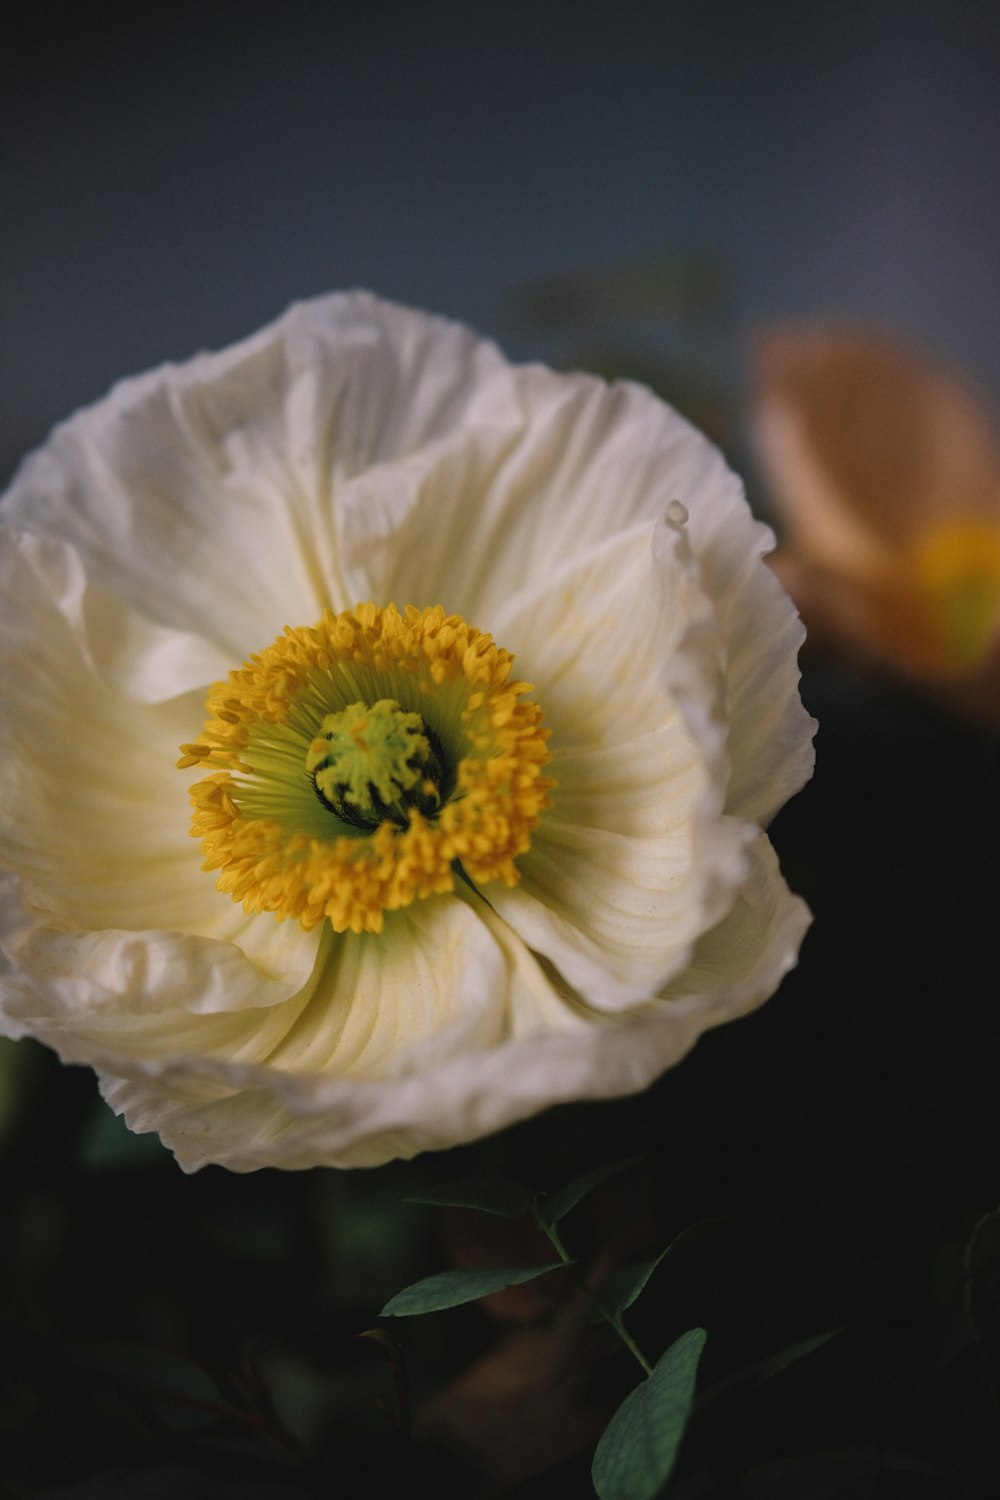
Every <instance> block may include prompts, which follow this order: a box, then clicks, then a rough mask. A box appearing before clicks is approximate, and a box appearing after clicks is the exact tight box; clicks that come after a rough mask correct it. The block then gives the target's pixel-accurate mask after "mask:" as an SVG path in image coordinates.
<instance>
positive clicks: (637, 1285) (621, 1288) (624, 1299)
mask: <svg viewBox="0 0 1000 1500" xmlns="http://www.w3.org/2000/svg"><path fill="white" fill-rule="evenodd" d="M669 1253H670V1246H669V1245H668V1246H667V1249H666V1250H661V1251H660V1254H659V1255H656V1256H654V1257H653V1259H652V1260H644V1261H640V1262H639V1264H638V1265H635V1266H622V1268H621V1270H619V1271H612V1273H611V1275H610V1276H609V1277H608V1278H607V1280H606V1281H604V1282H603V1283H602V1284H601V1286H600V1287H599V1288H598V1291H597V1296H598V1299H599V1300H600V1302H601V1304H602V1306H604V1307H606V1308H607V1310H608V1312H609V1313H611V1315H612V1316H613V1317H617V1316H618V1314H619V1313H623V1312H624V1311H625V1309H626V1308H627V1307H631V1306H632V1304H633V1302H635V1301H636V1300H637V1299H638V1297H639V1296H640V1295H641V1293H642V1291H643V1289H644V1288H645V1285H646V1282H647V1281H648V1280H649V1278H650V1277H651V1276H652V1274H653V1272H654V1271H655V1270H656V1268H657V1266H658V1265H659V1264H660V1261H661V1260H662V1259H663V1257H664V1256H665V1255H668V1254H669Z"/></svg>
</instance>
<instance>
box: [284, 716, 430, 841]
mask: <svg viewBox="0 0 1000 1500" xmlns="http://www.w3.org/2000/svg"><path fill="white" fill-rule="evenodd" d="M306 771H307V773H308V775H309V777H310V779H311V780H312V784H313V786H314V787H315V789H316V795H317V796H318V797H319V799H320V801H321V802H322V803H323V805H324V807H326V808H328V809H329V810H330V812H332V813H336V815H337V816H338V817H339V818H342V819H343V820H344V821H345V822H346V823H350V824H353V825H354V826H355V827H357V828H363V829H371V828H374V827H376V826H377V825H378V824H379V823H383V822H385V821H386V820H387V819H388V820H390V821H392V822H394V823H399V824H400V825H401V826H405V824H406V823H407V822H408V821H409V815H410V812H411V811H412V810H413V809H414V808H417V809H419V811H420V812H421V813H423V814H424V816H425V817H433V816H434V815H435V814H436V813H437V812H438V811H439V809H440V806H441V786H442V782H443V780H444V767H443V765H442V761H441V753H440V746H439V745H438V743H437V739H436V736H434V735H432V734H431V733H430V732H429V731H428V729H427V727H426V725H425V724H424V721H423V719H422V718H421V716H420V715H419V714H418V713H407V712H406V711H405V710H404V709H402V708H400V706H399V704H398V703H396V702H395V701H394V700H393V699H392V698H382V699H380V700H379V701H378V702H377V703H372V704H370V705H369V704H367V703H351V704H350V705H349V706H348V707H347V708H345V709H342V710H341V711H340V712H339V713H335V714H327V716H326V718H325V719H324V720H323V722H322V724H321V725H320V730H319V735H318V737H317V738H316V739H315V740H314V741H313V743H312V745H311V746H310V747H309V753H308V754H307V756H306Z"/></svg>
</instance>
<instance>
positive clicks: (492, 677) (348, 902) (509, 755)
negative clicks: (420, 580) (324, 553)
mask: <svg viewBox="0 0 1000 1500" xmlns="http://www.w3.org/2000/svg"><path fill="white" fill-rule="evenodd" d="M513 660H514V659H513V657H512V656H511V654H510V652H508V651H504V650H503V649H502V648H501V647H498V646H496V645H494V643H493V640H492V638H491V637H490V636H488V635H485V634H484V633H483V632H482V631H479V630H475V629H473V628H472V627H471V626H469V625H467V624H466V623H465V621H464V620H461V619H460V618H459V617H458V616H457V615H446V614H445V612H444V610H443V609H441V608H440V606H435V607H433V608H429V609H423V610H418V609H415V608H414V607H413V606H408V607H407V609H406V610H405V612H404V613H400V611H399V610H398V609H397V608H396V607H395V605H388V606H386V607H385V608H383V609H380V608H377V607H376V606H375V605H373V604H363V605H359V606H358V608H357V609H356V610H353V611H345V612H344V613H342V614H339V615H335V614H333V613H331V612H328V613H327V614H326V615H324V617H323V619H322V620H320V621H319V622H318V624H316V625H315V626H310V627H305V628H296V629H292V628H291V627H287V628H286V630H285V633H284V635H282V636H280V637H279V638H278V639H277V640H276V641H275V642H274V643H273V645H271V646H268V647H267V648H266V650H264V651H262V652H260V653H259V654H258V655H254V656H251V657H250V658H249V660H248V661H247V662H246V663H245V664H244V665H243V666H242V667H240V668H239V669H237V670H236V671H233V672H231V673H230V674H229V677H228V679H227V681H226V682H223V683H216V684H215V686H214V687H213V688H212V691H211V694H210V696H209V700H208V705H207V707H208V710H209V714H210V715H211V717H210V718H209V720H208V722H207V723H206V725H205V729H204V731H203V733H202V736H201V738H200V739H199V740H198V741H197V742H195V743H193V744H189V745H183V746H182V747H181V750H182V759H181V761H180V762H179V764H180V765H181V766H190V765H204V766H205V767H206V769H211V770H212V773H213V774H212V775H210V776H209V777H208V779H207V780H205V781H201V782H199V783H198V784H197V785H196V786H194V787H192V789H191V798H192V801H193V803H194V808H195V811H194V817H193V819H192V825H191V831H192V833H193V834H194V835H195V837H197V838H200V839H201V840H202V849H203V853H204V856H205V858H204V868H205V869H210V870H218V871H219V876H218V881H217V885H218V889H219V890H221V891H226V892H228V893H229V894H230V895H232V896H233V898H234V899H235V900H237V901H240V902H241V903H242V904H243V906H244V908H245V909H246V910H247V911H270V912H274V914H275V916H277V917H278V918H279V919H282V918H285V917H295V918H296V919H297V920H298V921H299V922H301V923H302V925H303V926H304V927H306V928H311V927H314V926H316V925H317V924H318V923H319V922H322V921H324V920H328V921H329V922H330V923H331V924H332V926H333V927H334V928H335V929H336V930H337V931H338V932H343V931H347V930H350V931H352V932H366V931H370V932H378V931H380V930H381V928H382V925H383V919H384V913H385V912H386V911H393V910H395V909H397V908H399V907H403V906H408V905H409V904H410V903H411V902H413V901H416V900H419V899H422V898H424V897H426V896H430V895H433V894H435V893H439V892H444V891H449V890H451V889H453V887H454V882H455V878H456V877H455V868H456V866H457V865H459V864H460V865H461V868H462V871H463V872H464V874H465V875H466V876H467V877H468V878H469V879H470V880H472V881H474V882H476V883H477V884H480V883H487V882H489V881H491V880H499V881H502V882H503V883H504V884H506V885H514V884H516V883H517V881H518V879H519V875H518V870H517V867H516V863H515V861H516V860H517V859H518V857H519V856H520V855H522V854H524V853H525V852H526V850H527V849H528V847H529V846H530V842H531V834H532V832H533V830H534V828H535V827H536V825H537V823H538V818H539V816H540V814H541V811H542V809H543V808H544V807H545V806H546V805H547V803H548V800H549V797H548V794H549V791H550V789H551V787H552V786H553V782H552V780H551V779H550V778H548V777H546V776H543V775H542V774H541V772H542V767H543V766H544V765H545V764H546V762H547V761H548V759H549V752H548V749H547V748H546V740H547V738H548V732H547V730H545V729H543V728H542V723H541V710H540V708H539V706H538V705H537V704H536V703H533V702H531V701H530V700H528V699H527V698H526V696H525V695H526V694H527V693H529V692H530V690H531V689H530V684H528V683H524V682H516V681H511V680H510V673H511V667H512V665H513Z"/></svg>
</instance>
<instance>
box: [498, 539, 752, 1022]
mask: <svg viewBox="0 0 1000 1500" xmlns="http://www.w3.org/2000/svg"><path fill="white" fill-rule="evenodd" d="M661 528H662V534H661ZM711 621H712V608H711V603H710V601H709V600H708V599H707V598H706V597H705V595H704V593H703V591H702V589H701V584H700V578H699V572H698V566H697V563H696V561H695V559H694V557H693V556H692V554H691V551H690V549H689V547H688V546H687V542H686V538H685V536H684V534H683V530H682V528H680V527H679V526H678V525H676V524H672V523H669V522H661V523H659V525H658V526H657V527H654V525H653V524H652V523H642V524H640V525H638V526H635V527H633V528H631V529H630V530H628V531H625V532H622V533H619V534H618V535H616V536H615V537H613V538H610V539H609V540H607V541H606V542H603V543H601V544H599V545H596V546H594V547H593V548H591V549H590V551H589V552H588V553H586V554H585V555H584V556H583V557H582V558H578V559H574V560H573V561H572V562H569V563H567V564H565V565H564V566H563V567H562V568H561V569H559V570H558V571H556V572H554V573H552V574H550V575H549V577H548V578H547V579H546V581H545V585H544V587H542V586H538V585H536V587H535V588H534V589H533V590H531V591H529V590H527V589H526V590H524V591H523V592H522V593H521V594H520V595H519V596H518V598H517V599H516V600H515V601H512V602H511V604H510V605H508V607H507V609H506V611H505V612H504V617H503V627H502V628H503V632H504V637H505V639H507V640H509V642H510V643H511V645H512V646H514V648H515V650H518V651H519V653H520V654H519V660H520V661H523V660H524V659H525V658H526V657H528V656H529V655H530V669H531V674H532V678H533V681H534V684H535V690H536V693H537V696H538V698H539V701H540V702H541V703H542V704H544V706H545V714H546V723H547V725H548V726H549V727H550V729H551V732H552V740H551V749H552V762H551V771H552V774H553V776H554V778H555V780H556V789H555V791H554V793H553V799H552V807H551V809H550V810H549V811H547V812H546V813H545V814H544V815H543V818H542V821H541V823H540V825H539V827H538V829H537V830H536V832H535V834H534V836H533V839H532V846H531V849H530V850H529V851H528V853H527V854H525V855H524V856H523V858H522V859H521V861H520V871H521V883H520V885H518V886H516V887H514V888H513V889H510V890H508V889H505V888H500V887H498V888H493V887H490V888H488V889H487V890H486V892H485V894H486V895H487V897H488V899H489V900H490V901H491V902H492V904H493V905H494V907H495V909H496V910H497V911H498V912H499V913H500V915H501V916H503V917H504V919H505V920H506V921H507V922H509V923H510V925H511V926H512V927H513V928H514V929H515V931H517V932H518V933H519V934H520V936H521V937H522V938H524V940H525V941H526V942H527V943H528V944H529V945H530V946H531V947H532V948H534V949H535V950H536V951H537V952H539V953H542V954H544V955H545V957H546V958H548V959H550V960H551V961H552V962H553V963H554V964H555V965H556V966H557V968H558V969H559V971H560V972H561V973H562V974H563V975H564V977H565V978H566V979H567V980H568V981H569V983H570V984H571V985H573V986H574V987H575V988H576V989H577V990H579V991H580V992H581V993H582V994H583V995H584V996H585V997H586V999H587V1000H588V1002H589V1003H590V1004H592V1005H595V1006H598V1007H602V1008H612V1009H614V1008H618V1007H621V1006H625V1005H633V1004H635V1003H637V1002H639V1001H642V1000H646V999H648V998H649V997H650V996H651V995H654V994H656V993H658V992H659V990H661V989H662V987H663V985H664V984H665V983H667V982H668V980H669V979H670V978H671V977H672V976H673V974H675V973H676V972H677V971H678V969H680V968H681V967H683V965H684V964H685V963H686V962H687V959H688V956H689V954H690V951H691V947H692V945H693V943H694V942H695V940H696V939H697V937H698V936H699V935H700V934H701V933H702V932H703V931H705V929H706V928H707V927H710V926H712V925H713V923H714V922H715V921H717V920H718V918H719V917H720V916H721V915H722V913H723V912H724V911H725V909H726V906H727V905H728V903H729V902H730V901H731V900H732V893H733V892H734V891H735V889H736V887H737V885H738V884H739V882H740V880H741V879H742V876H743V868H744V867H743V858H742V849H743V845H744V844H745V843H746V840H747V837H748V836H749V831H748V830H747V829H746V828H744V826H743V825H742V824H741V823H740V822H739V821H738V820H736V819H730V818H725V817H723V816H722V809H723V805H724V801H725V795H726V775H727V762H726V757H725V736H724V731H723V728H722V724H721V717H720V711H719V708H718V707H717V706H716V705H718V702H719V700H720V698H721V691H722V679H721V670H720V649H721V648H720V642H719V640H718V638H717V637H716V635H715V633H714V631H713V629H712V628H711Z"/></svg>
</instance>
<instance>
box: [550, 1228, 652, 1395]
mask: <svg viewBox="0 0 1000 1500" xmlns="http://www.w3.org/2000/svg"><path fill="white" fill-rule="evenodd" d="M531 1211H532V1213H533V1214H534V1216H535V1221H536V1223H537V1224H538V1227H539V1229H541V1230H542V1231H543V1232H544V1234H545V1235H546V1237H547V1238H548V1240H549V1243H550V1244H551V1245H552V1248H553V1249H554V1250H555V1252H556V1254H557V1255H558V1257H559V1259H560V1260H561V1261H562V1263H563V1265H564V1266H569V1267H570V1268H571V1270H572V1273H573V1275H574V1276H575V1277H576V1280H577V1282H578V1283H579V1285H580V1286H581V1287H582V1288H583V1292H584V1295H585V1296H586V1298H587V1301H588V1302H589V1303H590V1305H591V1307H593V1308H594V1309H595V1310H596V1311H597V1312H599V1313H600V1315H601V1317H602V1318H603V1319H604V1321H605V1323H607V1324H608V1325H609V1326H610V1327H611V1328H613V1329H614V1331H615V1333H616V1334H617V1335H618V1337H619V1338H620V1339H621V1341H622V1343H623V1344H624V1345H625V1348H626V1349H627V1350H628V1352H629V1353H630V1354H631V1355H632V1357H633V1359H636V1360H638V1362H639V1364H640V1365H641V1366H642V1368H643V1370H644V1371H645V1373H646V1374H647V1375H652V1373H653V1366H652V1365H651V1364H650V1363H649V1360H648V1359H647V1358H646V1356H645V1355H644V1354H643V1352H642V1350H641V1349H640V1348H639V1346H638V1344H637V1343H636V1342H635V1339H634V1338H633V1337H632V1335H631V1334H630V1333H629V1331H628V1329H627V1328H626V1327H625V1324H624V1323H623V1322H622V1320H621V1315H620V1314H619V1313H613V1312H610V1311H609V1309H608V1308H606V1307H605V1306H604V1303H603V1302H602V1301H601V1299H600V1297H598V1295H597V1293H596V1292H595V1291H594V1289H593V1287H592V1286H591V1285H590V1283H589V1282H588V1281H587V1278H586V1277H585V1276H584V1275H583V1274H582V1273H581V1272H580V1271H578V1270H577V1268H576V1267H575V1266H574V1265H573V1262H572V1260H571V1258H570V1255H569V1253H568V1251H567V1249H566V1246H565V1245H564V1244H563V1242H562V1239H561V1237H560V1234H559V1231H558V1229H557V1228H556V1227H555V1225H554V1224H547V1223H546V1222H545V1220H544V1219H543V1218H542V1215H541V1214H540V1213H539V1212H538V1209H537V1208H535V1207H534V1206H532V1210H531Z"/></svg>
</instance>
